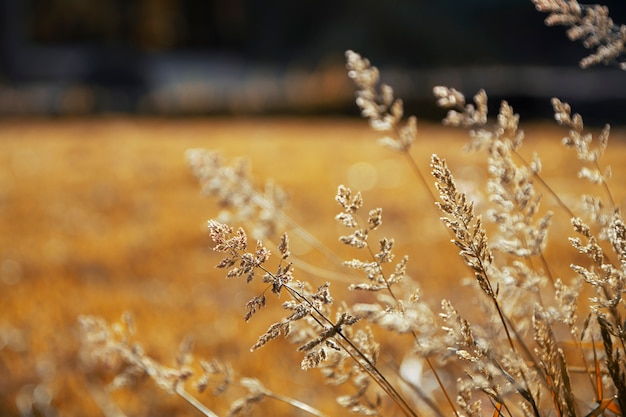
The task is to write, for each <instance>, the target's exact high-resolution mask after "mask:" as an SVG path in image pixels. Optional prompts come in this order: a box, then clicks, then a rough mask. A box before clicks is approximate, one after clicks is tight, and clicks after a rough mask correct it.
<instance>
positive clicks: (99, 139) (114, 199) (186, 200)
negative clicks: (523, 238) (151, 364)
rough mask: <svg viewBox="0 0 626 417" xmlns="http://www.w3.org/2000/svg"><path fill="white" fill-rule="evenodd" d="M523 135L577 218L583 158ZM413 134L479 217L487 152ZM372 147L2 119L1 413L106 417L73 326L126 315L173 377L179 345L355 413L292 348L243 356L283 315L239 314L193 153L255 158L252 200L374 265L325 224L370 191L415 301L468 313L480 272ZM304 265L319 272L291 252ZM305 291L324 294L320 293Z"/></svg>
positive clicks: (152, 407)
mask: <svg viewBox="0 0 626 417" xmlns="http://www.w3.org/2000/svg"><path fill="white" fill-rule="evenodd" d="M522 128H524V129H525V131H526V136H527V142H526V143H525V145H524V147H523V148H522V153H523V154H524V155H526V156H527V157H528V159H530V156H531V155H532V153H533V152H535V151H536V152H537V153H538V154H539V155H540V156H541V158H542V161H543V166H544V177H545V178H546V179H548V181H549V182H550V184H551V185H552V186H553V188H554V189H555V190H556V191H557V192H558V193H559V194H560V195H561V196H562V198H563V199H565V200H566V201H570V202H572V204H574V202H575V200H574V199H575V198H577V196H578V195H579V194H581V193H584V192H587V191H585V188H583V185H584V186H585V187H587V185H586V184H584V183H581V182H580V181H578V180H576V179H575V175H576V172H577V170H578V167H579V165H578V162H577V161H576V159H575V155H574V153H573V152H572V151H565V150H564V148H562V147H561V145H560V144H559V142H560V139H561V137H562V136H563V135H565V134H566V131H565V130H564V129H561V128H559V127H558V126H556V125H555V124H552V123H546V124H531V125H528V126H522ZM419 129H420V131H419V137H420V141H419V143H417V144H416V146H415V149H414V152H413V155H414V157H415V159H416V162H417V163H418V165H419V166H420V168H421V169H422V171H423V172H424V173H425V174H428V173H429V167H428V164H429V160H430V154H431V153H434V152H436V153H438V154H439V155H440V156H443V157H446V158H447V159H448V162H449V165H450V167H451V169H452V170H453V172H454V173H455V175H456V177H457V180H458V181H459V184H460V186H461V187H462V188H463V189H465V190H466V191H467V192H468V193H469V194H470V195H471V196H473V197H474V198H476V199H477V206H478V207H479V208H480V207H481V204H484V198H485V197H484V192H485V187H484V183H485V179H486V174H485V169H484V162H483V161H484V159H485V158H484V154H470V155H467V154H464V153H463V152H462V151H461V149H462V147H463V145H464V144H465V143H466V142H467V138H468V136H467V132H465V131H463V130H455V129H449V128H442V127H439V126H437V125H430V124H423V125H420V126H419ZM377 137H378V135H377V133H376V132H372V131H370V130H369V128H368V126H367V123H366V122H365V121H361V120H343V119H296V120H294V119H229V118H224V119H202V120H201V119H180V120H179V119H174V120H158V119H131V118H113V117H112V118H99V119H93V120H18V121H10V120H4V121H1V122H0V308H1V310H0V415H19V411H18V407H22V409H23V410H22V411H24V410H25V409H27V408H29V407H30V404H31V403H36V404H38V406H37V407H39V408H37V407H35V408H34V410H35V411H34V412H35V414H36V415H43V414H45V413H46V412H48V413H54V412H55V410H56V412H57V414H49V415H62V416H84V415H103V410H102V406H98V405H97V403H96V401H95V400H94V396H97V395H98V393H99V392H100V391H99V390H98V388H97V387H98V386H100V385H99V384H101V381H109V380H111V378H112V377H113V376H112V375H111V374H110V373H107V372H106V370H104V369H102V368H97V369H87V368H86V367H85V365H83V364H82V361H81V352H80V342H79V338H78V327H77V318H78V317H79V315H84V314H91V315H98V316H102V317H104V318H106V319H107V320H109V321H116V320H118V319H119V317H120V316H121V315H122V313H124V312H125V311H129V312H132V314H133V315H134V317H135V321H136V327H137V334H136V335H135V340H136V341H137V342H139V343H141V344H142V345H143V347H144V348H145V350H146V352H147V354H148V355H150V356H151V357H153V358H155V359H158V360H159V361H161V362H163V363H164V364H166V365H173V364H174V358H175V355H176V352H177V348H178V345H179V343H180V342H181V341H182V340H183V339H184V338H185V337H186V336H188V335H191V336H193V338H194V340H195V348H194V355H195V356H196V357H198V358H204V359H212V358H218V359H221V360H224V361H227V362H231V363H232V365H233V367H234V369H235V370H236V372H237V373H238V374H239V375H241V376H255V377H258V378H259V379H261V380H262V381H263V382H264V383H265V384H266V385H267V386H268V387H269V388H270V389H272V390H274V391H276V392H278V393H282V394H288V395H290V396H292V397H294V398H297V399H300V400H302V401H304V402H308V403H311V404H312V405H314V406H316V407H318V408H320V409H322V410H324V411H326V412H328V413H329V414H331V415H343V414H345V411H343V410H339V409H338V407H337V406H336V405H335V402H334V394H336V391H337V389H336V388H333V389H330V388H325V387H324V386H323V385H322V384H323V383H322V381H321V378H320V377H319V375H318V373H317V372H316V371H308V372H303V371H300V369H299V363H300V360H301V354H300V353H297V352H295V351H294V350H295V349H294V346H292V345H290V344H289V343H288V342H286V341H284V340H283V339H279V340H277V341H274V342H272V343H270V345H269V346H266V347H264V348H263V349H261V350H259V351H256V352H254V353H250V352H249V347H250V346H251V345H252V344H253V343H254V342H255V341H256V339H257V337H258V335H259V334H261V333H262V332H264V331H265V329H266V328H267V326H268V325H269V324H271V323H272V322H273V321H274V320H278V319H279V318H280V317H282V316H281V315H282V314H283V313H282V310H281V309H280V303H281V302H282V301H281V300H275V299H273V298H272V297H270V298H269V300H268V304H269V306H268V307H267V308H266V310H265V311H263V312H261V313H259V314H258V315H257V316H255V317H254V318H253V320H252V321H251V322H250V323H248V324H246V323H244V321H243V315H244V313H245V308H244V306H245V303H246V301H248V299H249V298H251V297H252V296H253V295H255V294H256V293H257V292H258V291H259V290H260V288H261V287H259V285H262V284H260V283H259V284H256V283H252V284H250V285H248V286H246V284H245V283H244V282H243V281H241V282H236V281H227V280H225V279H224V277H223V275H224V274H223V271H220V270H216V269H215V268H214V265H215V264H216V263H217V262H218V261H219V259H220V258H219V257H218V256H217V255H216V254H215V253H213V252H212V251H211V250H210V249H209V248H210V244H211V242H210V240H209V237H208V233H207V231H206V229H205V225H206V221H207V220H208V219H210V218H212V217H214V216H216V215H217V213H218V211H219V208H218V207H217V206H216V204H215V202H214V201H212V200H210V199H207V198H205V197H203V196H201V195H200V193H199V187H198V184H197V183H196V181H195V179H194V178H193V176H192V175H191V174H190V172H189V170H188V168H187V166H186V162H185V160H184V152H185V150H186V149H188V148H193V147H204V148H211V149H216V150H219V151H221V152H222V153H223V155H224V157H225V159H226V160H227V161H230V160H232V159H233V158H235V157H238V156H246V157H247V158H248V159H249V160H250V161H251V164H252V173H253V175H254V176H255V178H256V179H257V180H258V183H259V184H262V183H263V181H264V179H265V178H272V179H273V180H275V182H276V183H278V184H280V185H281V186H282V187H283V188H284V189H285V190H286V191H288V193H289V194H290V196H291V204H290V207H289V209H288V215H289V216H291V217H292V218H293V219H295V220H296V221H297V222H298V223H299V224H301V225H302V226H303V227H305V228H306V229H307V230H309V231H310V232H311V233H312V234H313V235H315V236H316V237H317V238H318V239H319V240H320V241H322V242H324V243H325V244H326V245H327V246H328V247H329V248H331V249H332V250H333V251H335V252H337V253H338V254H341V256H343V257H345V258H346V259H352V258H353V257H359V256H364V255H362V254H359V253H356V252H353V251H352V250H347V249H345V248H342V247H341V246H340V243H338V242H337V237H338V236H339V235H340V234H342V233H344V230H342V229H341V228H340V227H339V226H337V225H336V222H335V220H334V219H333V216H334V215H335V214H336V213H337V212H338V206H336V204H335V202H334V195H335V192H336V188H337V185H339V184H342V183H344V184H346V185H349V186H352V187H353V188H354V189H358V188H361V187H365V188H369V189H368V190H366V191H365V192H364V196H365V207H366V208H367V209H370V208H374V207H377V206H381V207H383V210H384V212H383V216H384V217H383V221H384V226H383V228H382V231H381V236H382V235H385V236H389V237H394V238H395V239H396V242H397V244H398V247H397V249H396V253H397V255H398V256H401V255H403V254H405V253H406V254H409V256H410V259H411V260H410V272H411V275H412V276H413V277H414V278H415V279H416V280H417V281H418V282H419V283H420V285H421V287H422V291H423V297H424V298H426V299H428V300H432V303H433V305H434V306H437V305H438V303H439V300H440V299H441V298H442V297H448V298H452V299H453V300H456V301H458V302H459V303H461V305H462V303H471V300H468V299H467V297H463V295H462V293H461V291H462V290H459V289H460V284H459V283H460V280H461V279H462V278H464V277H467V276H469V275H470V274H469V272H468V271H467V270H466V269H465V268H464V266H463V265H462V263H461V261H460V260H459V259H458V257H457V256H456V250H455V249H454V247H453V246H452V245H451V244H450V243H449V235H447V234H446V232H445V230H444V229H443V227H442V226H440V224H439V222H438V220H437V218H438V213H437V211H436V210H435V209H434V208H433V204H432V201H431V200H430V199H429V197H428V196H427V194H426V193H425V191H424V189H423V187H422V186H421V185H420V184H419V182H418V181H417V180H416V179H415V177H414V176H413V173H412V172H411V170H410V168H409V165H408V164H407V163H406V161H405V160H404V158H403V156H402V155H397V154H394V153H392V152H391V151H388V150H386V149H383V148H380V147H379V146H378V145H377V144H376V138H377ZM625 139H626V134H625V132H624V131H623V130H619V129H616V130H615V132H613V134H612V136H611V140H610V143H609V152H608V153H607V155H606V157H605V159H604V162H605V163H606V164H610V165H611V166H612V168H613V173H614V180H613V181H612V183H611V187H612V191H613V193H614V194H615V196H616V197H617V200H618V203H622V202H623V199H624V197H625V196H626V193H625V190H624V186H625V185H626V181H624V179H625V178H626V168H624V165H623V161H624V160H625V157H626V147H625V143H624V140H625ZM429 179H430V178H429ZM370 187H371V188H370ZM589 190H590V191H589V192H600V191H599V190H594V189H593V187H591V188H589ZM545 206H546V207H550V208H552V209H553V210H554V211H555V213H556V216H555V224H554V226H553V228H552V231H551V235H550V236H551V237H550V242H551V246H550V247H549V249H548V252H547V256H548V258H549V259H550V260H551V266H552V267H553V268H554V270H555V271H556V274H557V275H558V276H562V277H563V278H565V279H567V278H568V277H571V275H572V272H570V270H569V268H568V265H569V263H570V262H571V261H572V257H571V256H572V254H573V251H572V250H571V249H570V248H569V246H568V243H567V239H566V238H567V236H570V235H571V233H570V228H569V225H568V219H567V218H566V217H565V216H563V215H562V213H560V212H558V210H559V209H558V208H557V207H554V204H553V201H552V200H551V198H550V197H549V196H547V195H546V196H545ZM294 252H295V253H297V254H299V256H302V257H303V258H305V259H308V260H309V261H310V262H313V263H315V262H316V257H315V255H314V254H313V253H310V252H309V253H307V251H306V248H304V247H303V246H302V244H301V243H300V244H299V243H298V242H297V241H294ZM296 276H297V277H298V278H301V279H303V280H309V281H311V282H312V283H314V284H319V283H321V282H322V281H323V279H324V278H319V277H312V276H310V275H308V274H307V273H302V275H298V273H296ZM353 276H354V279H355V280H358V279H359V278H358V276H357V275H353ZM346 285H347V284H346V283H345V282H343V280H336V281H332V282H331V290H332V291H333V293H334V294H335V297H336V298H340V297H354V295H351V294H347V293H346V292H345V291H343V290H342V288H343V287H345V286H346ZM361 297H363V295H361ZM435 308H436V307H435ZM382 340H384V338H383V339H382ZM407 346H408V344H404V345H402V344H400V345H399V344H396V343H393V344H392V343H385V342H383V351H384V352H388V353H384V354H383V356H382V358H383V359H384V361H386V362H393V361H394V360H395V361H396V362H399V361H400V360H401V354H402V351H403V349H405V348H406V347H407ZM190 391H191V389H190ZM112 397H113V398H114V399H115V401H116V402H117V404H118V405H119V406H120V407H121V410H122V411H123V412H124V413H126V415H130V416H144V415H146V416H147V415H150V416H159V415H199V414H197V413H196V411H194V410H192V409H191V408H190V407H189V406H188V405H186V404H185V403H184V402H183V401H182V400H181V399H180V398H178V397H176V396H169V395H168V394H167V393H165V392H163V391H161V390H159V389H158V388H157V387H155V386H154V384H153V383H152V382H151V381H149V380H147V379H146V380H140V381H137V387H135V388H131V389H126V390H121V391H119V392H114V393H113V394H112ZM198 398H199V399H201V400H202V401H203V402H204V403H206V404H207V405H209V406H211V407H212V408H213V409H215V411H218V412H219V413H220V414H223V413H224V411H225V410H226V408H225V407H226V406H227V404H226V402H225V401H222V400H220V399H216V398H214V397H212V396H211V394H210V393H205V394H201V395H198ZM268 401H269V400H268ZM46 404H49V405H48V406H47V408H46ZM266 407H267V408H265V412H262V413H261V414H260V415H281V414H283V415H293V414H294V412H293V409H290V408H286V407H283V406H281V405H276V403H273V404H272V403H268V404H267V405H266ZM46 410H47V411H46ZM268 410H269V411H268ZM108 413H109V415H115V414H114V412H113V411H111V410H109V411H108ZM299 415H302V414H299Z"/></svg>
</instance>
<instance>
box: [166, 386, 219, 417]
mask: <svg viewBox="0 0 626 417" xmlns="http://www.w3.org/2000/svg"><path fill="white" fill-rule="evenodd" d="M175 392H176V394H177V395H178V396H179V397H180V398H182V399H183V400H185V401H187V402H188V403H189V405H191V406H192V407H193V408H195V409H196V410H198V411H199V412H201V413H202V414H204V415H205V416H206V417H219V416H218V415H217V414H215V413H214V412H213V411H211V410H209V409H208V408H207V407H206V406H205V405H204V404H202V403H201V402H200V401H198V400H197V399H196V397H194V396H193V395H191V394H189V393H188V392H187V391H185V388H184V387H183V386H182V384H178V385H177V386H176V390H175Z"/></svg>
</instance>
